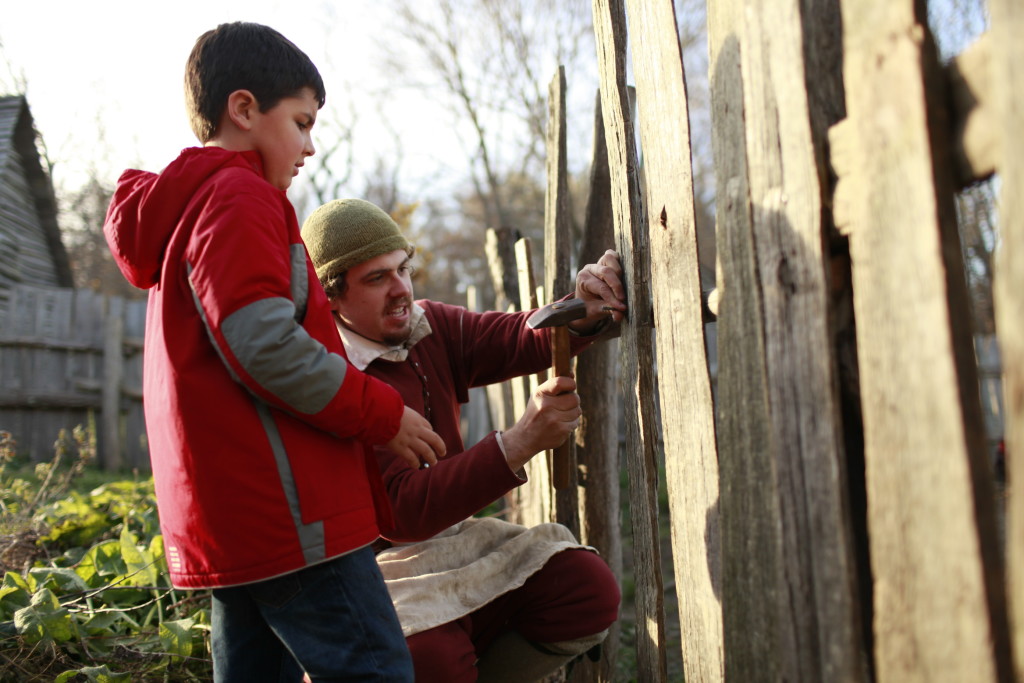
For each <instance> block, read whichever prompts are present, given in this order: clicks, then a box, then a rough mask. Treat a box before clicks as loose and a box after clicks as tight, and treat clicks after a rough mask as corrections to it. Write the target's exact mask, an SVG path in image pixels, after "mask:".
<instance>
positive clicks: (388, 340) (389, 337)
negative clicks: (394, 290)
mask: <svg viewBox="0 0 1024 683" xmlns="http://www.w3.org/2000/svg"><path fill="white" fill-rule="evenodd" d="M398 306H405V308H406V310H407V311H408V314H409V317H408V318H406V321H405V326H404V327H402V329H400V330H396V331H394V332H385V333H384V334H383V335H381V336H382V338H381V341H382V342H384V343H385V344H387V345H388V346H401V345H402V344H404V343H405V342H406V340H407V339H409V337H410V336H411V335H412V299H405V298H403V299H396V300H395V301H394V302H393V303H392V304H391V305H389V306H388V307H387V309H386V310H388V311H392V310H394V309H395V308H397V307H398Z"/></svg>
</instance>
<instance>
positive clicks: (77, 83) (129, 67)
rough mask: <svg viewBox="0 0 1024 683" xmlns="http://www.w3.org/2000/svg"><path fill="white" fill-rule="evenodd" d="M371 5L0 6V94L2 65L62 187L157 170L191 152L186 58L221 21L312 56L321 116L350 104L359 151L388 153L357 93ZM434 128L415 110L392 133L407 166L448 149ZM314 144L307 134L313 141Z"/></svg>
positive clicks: (373, 14)
mask: <svg viewBox="0 0 1024 683" xmlns="http://www.w3.org/2000/svg"><path fill="white" fill-rule="evenodd" d="M376 6H377V3H376V2H374V0H335V1H334V2H330V1H329V0H324V1H323V2H318V1H317V0H306V1H305V2H295V1H294V0H245V1H244V2H242V1H238V0H205V1H204V0H174V1H173V2H160V3H157V2H145V1H142V2H140V1H139V0H100V1H99V2H81V1H80V0H78V1H75V0H33V1H32V2H13V1H12V2H5V3H4V4H3V9H0V44H2V48H3V51H2V54H0V92H3V91H7V92H10V91H11V84H12V83H13V82H14V79H13V78H12V76H11V74H10V73H7V72H6V69H5V65H4V64H3V61H4V59H3V58H6V61H7V62H8V63H9V64H10V67H11V69H12V70H13V72H14V76H16V77H23V78H24V80H25V82H26V84H27V95H28V102H29V107H30V108H31V111H32V115H33V117H34V119H35V122H36V126H37V128H38V129H39V130H40V131H41V133H42V135H43V138H44V139H45V141H46V143H47V147H48V149H49V153H50V156H51V158H53V159H54V160H55V161H56V162H57V163H56V166H55V169H54V176H55V177H54V180H55V182H56V183H57V184H58V186H60V185H61V184H62V183H67V185H68V186H70V187H73V186H74V184H75V178H77V177H78V174H80V173H81V171H82V170H84V169H85V168H87V167H88V166H87V165H88V163H90V161H92V163H95V164H96V166H97V167H98V168H99V169H100V171H101V172H105V171H106V170H107V169H110V173H111V176H112V177H111V178H110V180H113V179H114V178H116V176H117V174H119V173H120V171H121V170H123V169H124V168H128V167H138V168H144V169H146V170H151V171H159V170H160V169H161V168H163V166H165V165H166V164H167V163H168V162H170V161H171V160H172V159H173V158H174V157H176V156H177V154H178V152H179V151H180V150H181V149H182V148H184V147H189V146H194V145H195V144H197V142H196V139H195V137H194V136H193V135H192V132H191V130H190V129H189V127H188V121H187V118H186V116H185V109H184V96H183V94H182V88H183V86H182V82H183V75H184V66H185V60H186V58H187V57H188V53H189V51H190V50H191V49H192V45H193V44H194V43H195V40H196V38H197V37H198V36H199V35H200V34H201V33H203V32H204V31H206V30H208V29H211V28H214V27H215V26H216V25H217V24H219V23H223V22H226V21H239V20H242V21H255V22H259V23H263V24H267V25H269V26H272V27H273V28H275V29H277V30H278V31H280V32H281V33H282V34H284V35H285V36H286V37H287V38H289V39H290V40H292V41H293V42H294V43H295V44H296V45H298V46H299V48H300V49H302V50H303V51H305V52H306V53H307V54H308V55H309V56H310V58H312V60H313V62H314V63H315V64H316V65H317V67H318V68H319V70H320V72H321V75H322V76H323V78H324V82H325V85H326V87H327V100H328V107H331V106H332V105H333V106H335V107H336V108H337V109H336V111H338V112H339V113H341V114H344V113H345V112H346V111H348V107H349V105H350V101H351V102H354V103H356V104H357V105H358V106H359V108H360V114H359V119H358V123H357V126H358V128H357V137H358V136H360V134H361V133H365V139H364V140H363V142H364V143H365V144H366V145H372V146H374V152H373V153H374V154H381V153H386V149H387V139H386V138H379V137H378V138H374V139H371V137H372V136H374V135H376V136H379V135H380V133H379V132H373V133H372V134H371V133H370V132H369V130H370V129H372V125H373V119H374V118H375V116H374V113H373V112H374V106H375V105H376V102H368V101H367V100H368V99H373V98H369V96H367V95H366V94H365V93H366V92H368V91H369V90H371V89H372V81H373V74H374V69H375V64H373V63H371V62H370V60H369V59H368V57H369V56H370V55H373V54H376V49H375V48H374V46H373V44H372V41H371V40H370V38H369V37H368V36H370V35H372V34H373V33H375V32H379V30H380V29H381V28H382V27H384V26H386V24H387V18H386V17H382V16H380V14H381V13H380V11H379V9H376V10H375V7H376ZM332 15H333V16H332ZM328 48H329V49H328ZM336 67H337V68H336ZM364 88H365V90H363V89H364ZM376 99H379V98H376ZM418 104H420V105H421V104H422V103H418ZM409 109H410V110H412V109H414V107H409ZM435 110H436V108H435ZM324 112H327V109H326V108H325V109H324V111H323V112H321V117H320V119H321V120H323V119H324ZM442 119H444V113H443V112H440V111H434V112H431V111H430V110H429V108H427V109H426V110H425V109H424V108H423V107H422V106H416V107H415V116H414V117H408V118H406V119H402V120H401V122H400V123H396V125H399V126H400V130H399V132H400V133H401V134H402V135H401V136H402V139H403V152H404V157H405V158H406V160H407V161H411V162H412V163H413V164H415V163H416V156H417V155H430V154H432V152H431V151H429V150H428V149H417V148H415V147H412V146H411V145H412V143H414V142H415V141H420V143H421V144H427V143H429V144H432V145H434V146H435V147H437V145H441V144H448V145H452V144H454V143H453V142H452V140H451V137H450V136H451V135H452V134H451V133H450V132H448V133H447V135H448V136H449V137H448V138H447V139H446V137H445V135H446V130H447V129H448V128H449V125H448V124H449V121H448V120H442ZM98 122H99V123H98ZM368 127H369V128H368ZM315 136H316V131H315V129H314V142H316V138H315Z"/></svg>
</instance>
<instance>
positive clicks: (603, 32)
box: [593, 0, 668, 681]
mask: <svg viewBox="0 0 1024 683" xmlns="http://www.w3.org/2000/svg"><path fill="white" fill-rule="evenodd" d="M593 7H594V32H595V35H596V39H597V41H596V42H597V56H598V67H599V71H600V78H601V110H602V113H603V118H604V127H605V137H606V139H607V144H608V165H609V173H610V177H611V191H612V209H613V216H614V225H615V242H616V246H617V250H618V252H619V256H620V259H621V262H622V268H623V276H624V283H625V285H626V292H627V296H628V303H629V318H628V321H627V322H625V323H624V324H623V326H622V338H621V340H620V366H621V371H622V375H621V377H622V392H623V395H624V396H625V400H624V403H625V408H626V410H625V431H626V467H627V471H628V473H629V512H630V520H631V523H632V527H633V561H634V565H633V566H634V573H635V578H636V640H637V677H638V678H639V680H642V681H663V680H666V678H667V676H668V673H667V672H668V665H667V659H666V656H665V605H664V583H663V581H662V576H661V549H660V544H659V539H658V497H657V496H658V453H657V440H658V434H657V424H656V423H657V419H658V418H657V409H656V407H655V405H654V395H655V392H656V391H657V387H656V384H655V377H654V334H653V320H654V314H653V309H652V304H651V292H650V286H649V283H650V266H649V261H648V259H649V256H650V246H649V238H648V235H647V225H646V217H645V216H644V209H643V203H642V201H641V198H640V183H639V173H638V169H637V159H636V141H635V139H634V134H633V117H632V115H631V113H630V105H629V92H628V90H627V87H626V16H625V8H624V6H623V0H594V3H593Z"/></svg>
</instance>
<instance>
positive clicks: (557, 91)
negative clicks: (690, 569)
mask: <svg viewBox="0 0 1024 683" xmlns="http://www.w3.org/2000/svg"><path fill="white" fill-rule="evenodd" d="M565 89H566V84H565V68H564V67H562V66H559V67H558V69H557V71H556V73H555V75H554V77H553V78H552V79H551V82H550V84H549V85H548V128H547V142H546V149H547V189H546V193H545V207H544V292H545V299H546V301H545V303H547V302H551V301H555V300H556V299H559V298H561V297H562V296H564V295H565V294H568V293H570V292H572V291H573V290H574V288H575V284H576V283H575V279H574V277H573V275H574V273H573V272H572V270H571V268H572V265H571V261H572V259H571V256H572V245H571V244H570V241H571V237H572V235H571V231H572V214H571V210H572V208H571V202H570V197H569V171H568V165H567V160H566V156H567V154H566V124H565ZM559 338H560V339H559ZM552 339H553V340H557V343H555V344H554V346H555V347H559V348H560V347H561V346H563V345H564V346H565V348H566V350H568V332H567V331H566V330H564V329H563V330H562V331H561V332H557V331H555V330H552ZM558 358H559V356H558V355H557V354H555V355H554V356H553V357H552V361H553V365H557V364H558V362H559V360H558ZM571 372H572V371H571V365H570V363H569V362H566V363H565V367H564V368H561V369H559V368H556V369H555V374H566V375H571ZM548 457H549V458H550V461H551V470H552V471H551V479H552V483H553V485H554V487H555V492H554V500H555V502H554V517H553V519H552V521H555V522H558V523H560V524H564V525H565V526H566V527H568V528H569V530H570V531H572V533H573V535H575V536H576V537H577V538H578V537H579V533H580V520H579V509H578V505H579V496H578V494H577V491H576V444H575V439H573V438H572V437H571V436H570V437H569V439H567V440H566V442H565V443H564V444H562V445H561V446H559V447H557V448H555V449H552V451H551V452H550V454H549V455H548Z"/></svg>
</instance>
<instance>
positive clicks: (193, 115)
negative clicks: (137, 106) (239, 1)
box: [185, 21, 326, 144]
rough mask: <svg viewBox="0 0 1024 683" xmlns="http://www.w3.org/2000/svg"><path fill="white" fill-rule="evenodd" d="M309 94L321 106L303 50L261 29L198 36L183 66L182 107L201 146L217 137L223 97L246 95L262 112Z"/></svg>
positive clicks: (318, 83) (227, 27) (228, 28)
mask: <svg viewBox="0 0 1024 683" xmlns="http://www.w3.org/2000/svg"><path fill="white" fill-rule="evenodd" d="M303 88H309V89H310V90H312V91H313V93H314V94H315V96H316V99H317V101H318V102H319V103H320V106H321V107H322V106H324V101H325V99H326V92H325V90H324V81H323V79H322V78H321V77H320V72H319V71H317V68H316V66H314V65H313V62H312V61H311V60H310V59H309V57H307V56H306V53H304V52H303V51H302V50H300V49H299V48H298V47H296V46H295V44H294V43H292V42H291V41H290V40H288V39H287V38H285V37H284V36H283V35H281V34H280V33H278V32H277V31H275V30H274V29H272V28H270V27H269V26H263V25H262V24H254V23H249V22H243V21H238V22H234V23H230V24H221V25H219V26H218V27H217V28H215V29H213V30H210V31H207V32H206V33H204V34H203V35H201V36H199V38H198V39H197V40H196V44H195V46H194V47H193V48H192V53H191V54H190V55H189V56H188V62H187V64H186V66H185V104H186V106H187V108H188V115H189V123H190V125H191V126H192V132H194V133H195V134H196V137H197V138H199V141H200V142H201V143H204V144H205V143H206V142H208V141H209V140H210V139H211V138H212V137H213V136H214V134H215V133H216V132H217V126H218V125H220V117H221V115H222V114H223V113H224V108H225V107H226V106H227V103H228V95H230V94H231V93H233V92H234V91H236V90H248V91H250V92H251V93H252V94H253V95H254V96H255V97H256V101H257V102H259V107H260V111H261V112H266V111H267V110H269V109H271V108H273V107H274V106H275V105H277V103H278V102H280V101H281V100H282V99H283V98H285V97H293V96H296V95H298V94H299V92H300V91H301V90H302V89H303Z"/></svg>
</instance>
